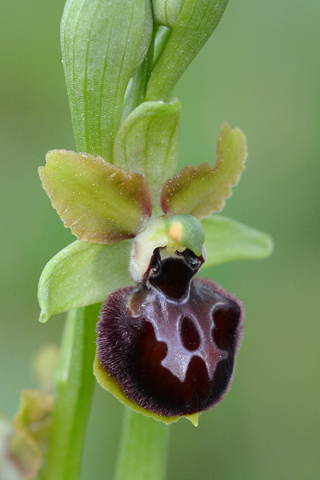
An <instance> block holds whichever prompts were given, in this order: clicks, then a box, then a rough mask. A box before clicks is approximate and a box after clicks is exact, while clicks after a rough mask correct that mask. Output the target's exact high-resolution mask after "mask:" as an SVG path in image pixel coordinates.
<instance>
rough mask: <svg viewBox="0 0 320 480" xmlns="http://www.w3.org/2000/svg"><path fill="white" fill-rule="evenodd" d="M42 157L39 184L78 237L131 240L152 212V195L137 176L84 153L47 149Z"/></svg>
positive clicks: (103, 241) (101, 239) (97, 241)
mask: <svg viewBox="0 0 320 480" xmlns="http://www.w3.org/2000/svg"><path fill="white" fill-rule="evenodd" d="M46 160H47V164H46V166H45V167H40V168H39V175H40V177H41V180H42V185H43V188H44V189H45V191H46V192H47V194H48V196H49V197H50V200H51V202H52V205H53V207H54V208H55V209H56V210H57V213H58V214H59V215H60V217H61V219H62V220H63V222H64V224H65V226H66V227H70V228H71V231H72V233H73V234H74V235H76V236H77V238H78V239H79V240H86V241H88V242H96V243H114V242H118V241H119V240H123V239H125V238H132V237H133V236H134V235H135V234H136V233H137V232H138V231H139V229H140V227H141V226H142V224H143V221H144V220H145V219H146V218H147V217H149V216H150V215H151V211H152V203H151V194H150V190H149V187H148V184H147V182H146V181H145V179H144V178H143V177H142V176H141V175H139V174H136V173H126V172H124V171H123V170H122V169H120V168H119V167H117V166H115V165H112V164H111V163H107V162H105V161H104V160H103V158H101V157H94V156H93V155H90V154H87V153H76V152H71V151H67V150H52V151H51V152H48V153H47V156H46Z"/></svg>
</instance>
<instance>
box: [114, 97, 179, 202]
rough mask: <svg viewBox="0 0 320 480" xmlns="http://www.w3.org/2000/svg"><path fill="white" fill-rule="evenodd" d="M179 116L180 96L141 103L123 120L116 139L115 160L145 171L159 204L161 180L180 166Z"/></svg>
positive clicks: (126, 168) (131, 167)
mask: <svg viewBox="0 0 320 480" xmlns="http://www.w3.org/2000/svg"><path fill="white" fill-rule="evenodd" d="M180 117H181V104H180V102H179V100H178V99H173V100H172V101H171V102H170V103H163V102H145V103H142V104H141V105H139V106H138V107H137V108H136V109H135V110H134V111H133V112H132V113H131V114H130V115H129V116H128V117H127V118H126V119H125V121H124V122H123V123H122V125H121V127H120V129H119V131H118V133H117V136H116V139H115V143H114V152H113V162H114V164H116V165H119V166H120V167H121V168H123V169H124V170H126V171H134V172H138V173H141V175H144V177H145V179H146V180H147V182H148V184H149V185H150V189H151V193H152V198H153V201H154V202H155V203H157V204H158V202H159V199H158V197H159V191H160V187H161V185H162V183H163V182H164V181H165V180H166V179H167V178H169V177H171V176H172V175H174V173H175V171H176V168H177V162H178V153H179V138H180Z"/></svg>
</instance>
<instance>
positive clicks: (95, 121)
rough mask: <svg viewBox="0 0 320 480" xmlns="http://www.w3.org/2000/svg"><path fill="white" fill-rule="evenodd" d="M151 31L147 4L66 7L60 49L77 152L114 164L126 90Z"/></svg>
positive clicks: (71, 1)
mask: <svg viewBox="0 0 320 480" xmlns="http://www.w3.org/2000/svg"><path fill="white" fill-rule="evenodd" d="M152 29H153V24H152V14H151V9H150V0H134V1H132V0H116V1H115V0H113V1H107V0H68V1H67V2H66V5H65V8H64V12H63V17H62V20H61V49H62V58H63V66H64V71H65V78H66V84H67V90H68V97H69V103H70V110H71V116H72V124H73V130H74V134H75V139H76V143H77V149H78V150H79V151H84V152H89V153H93V154H95V155H101V156H102V157H103V158H105V159H106V160H107V161H109V162H111V161H112V145H113V140H114V137H115V134H116V132H117V130H118V128H119V126H120V121H121V113H122V104H123V99H124V95H125V92H126V88H127V85H128V82H129V80H130V78H131V76H132V74H133V73H134V70H135V69H136V68H137V66H138V65H139V63H141V61H142V60H143V58H144V56H145V54H146V51H147V49H148V46H149V43H150V40H151V36H152ZM90 112H91V114H89V113H90Z"/></svg>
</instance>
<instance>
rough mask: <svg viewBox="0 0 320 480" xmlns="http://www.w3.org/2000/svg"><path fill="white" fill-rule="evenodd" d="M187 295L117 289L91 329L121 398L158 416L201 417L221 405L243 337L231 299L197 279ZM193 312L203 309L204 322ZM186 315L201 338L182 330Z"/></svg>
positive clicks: (239, 317)
mask: <svg viewBox="0 0 320 480" xmlns="http://www.w3.org/2000/svg"><path fill="white" fill-rule="evenodd" d="M190 292H191V293H190V297H188V299H187V301H186V299H183V301H181V300H175V299H169V298H167V297H166V296H165V295H164V294H163V293H161V292H159V291H156V290H155V289H149V288H148V287H146V286H145V285H138V286H136V287H128V288H124V289H119V290H117V291H115V292H113V294H111V296H110V297H109V299H108V300H107V301H106V302H105V304H104V305H103V307H102V310H101V313H100V320H99V322H98V325H97V346H98V356H99V360H100V362H101V365H102V366H103V368H104V369H105V371H106V372H107V373H108V375H110V376H111V377H112V378H113V380H114V381H116V382H117V383H118V384H119V386H120V388H121V389H122V390H123V392H124V394H125V395H126V396H127V398H129V399H130V400H131V401H133V402H134V403H136V404H137V405H139V406H140V407H142V408H145V409H147V410H148V411H151V412H154V413H155V414H157V415H161V416H164V417H173V416H184V415H188V414H193V413H196V412H201V411H203V410H206V409H208V408H210V407H211V406H213V405H215V404H216V403H218V402H219V401H220V400H221V399H222V397H223V395H224V394H225V393H226V391H227V390H228V386H229V384H230V381H231V379H232V375H233V371H234V364H235V356H236V353H237V350H238V347H239V340H240V337H241V333H242V326H243V311H242V308H241V304H240V303H239V302H238V301H237V300H236V299H235V297H233V296H232V295H231V294H229V293H228V292H226V291H225V290H223V289H222V288H221V287H219V286H217V285H216V284H215V283H213V282H211V281H210V280H205V279H199V278H196V279H193V280H192V282H191V290H190ZM202 297H203V298H202ZM199 302H200V303H199ZM210 302H211V305H210ZM161 303H162V310H161V308H160V304H161ZM201 305H202V306H201ZM205 305H208V308H207V309H206V307H205ZM215 307H217V308H215ZM159 308H160V310H159ZM199 308H200V309H201V310H200V313H204V312H203V309H205V310H206V311H207V313H205V315H204V318H202V317H203V315H198V314H196V313H195V312H197V311H199ZM161 311H162V313H163V312H167V315H168V317H167V320H166V318H165V317H161V315H160V313H155V312H161ZM208 312H209V314H210V312H212V314H213V315H215V317H214V318H215V328H213V325H214V324H213V320H212V319H211V322H212V326H210V325H211V324H210V323H208V321H209V320H208V318H209V317H208V316H207V314H208ZM152 315H155V316H157V318H151V317H152ZM197 315H198V316H197ZM210 315H211V314H210ZM185 317H187V318H190V319H191V320H192V322H193V327H192V328H193V329H194V328H195V329H197V331H198V332H199V339H200V340H199V339H198V340H197V339H194V335H193V333H194V331H193V330H192V328H191V334H192V335H191V336H190V330H188V329H189V326H188V324H187V325H186V327H183V328H185V331H184V333H183V331H182V330H181V328H182V322H183V320H184V318H185ZM206 319H207V320H206ZM168 322H169V323H168ZM178 325H180V327H179V328H178V330H177V327H178ZM212 328H213V329H212ZM208 332H212V333H211V334H209V335H208ZM181 335H182V337H181ZM188 342H189V343H188ZM197 342H198V343H197ZM199 342H200V343H199ZM226 353H227V354H226ZM177 362H178V363H177ZM208 368H209V369H211V378H210V375H209V374H208ZM172 371H173V372H175V373H172ZM106 388H107V389H108V386H106Z"/></svg>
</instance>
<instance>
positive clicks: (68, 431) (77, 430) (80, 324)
mask: <svg viewBox="0 0 320 480" xmlns="http://www.w3.org/2000/svg"><path fill="white" fill-rule="evenodd" d="M99 307H100V305H91V306H89V307H85V308H81V309H77V310H73V311H71V312H69V313H68V315H67V319H66V323H65V327H64V332H63V339H62V345H61V353H60V358H59V362H58V366H57V370H56V373H55V406H54V412H53V423H52V429H51V435H50V448H49V451H48V454H47V458H46V462H45V466H44V468H43V471H42V472H41V480H57V479H59V480H78V479H79V474H80V467H81V460H82V454H83V445H84V439H85V433H86V426H87V421H88V417H89V412H90V406H91V400H92V394H93V390H94V385H95V382H94V377H93V374H92V363H93V360H94V355H95V328H96V321H97V315H98V312H99Z"/></svg>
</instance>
